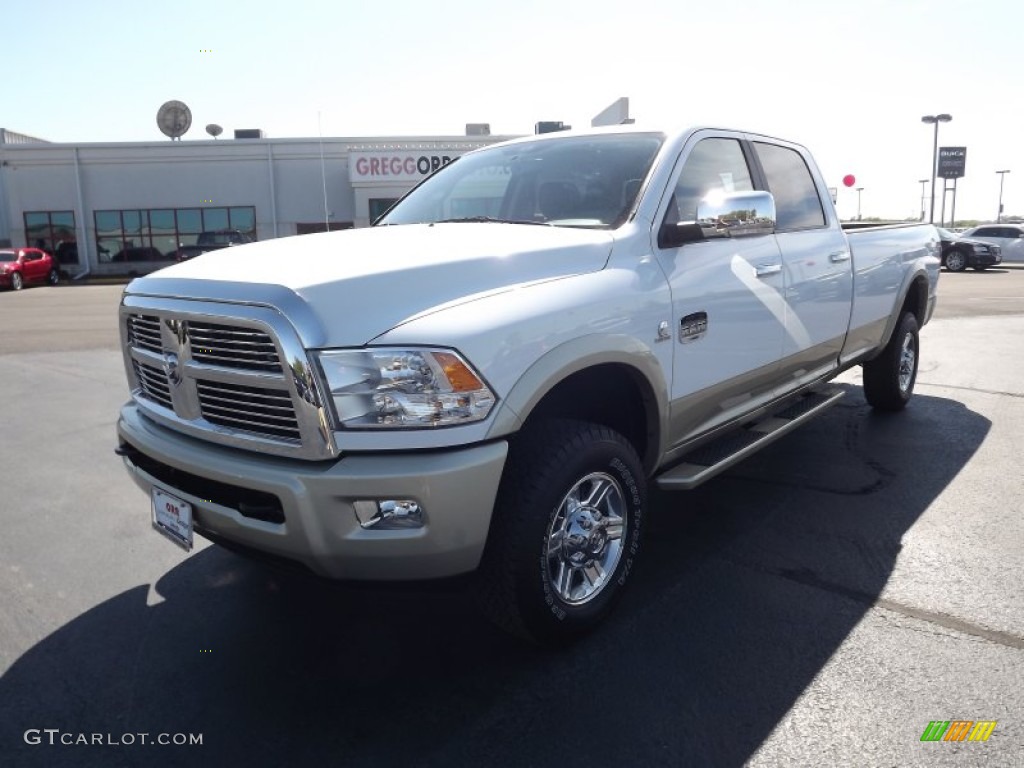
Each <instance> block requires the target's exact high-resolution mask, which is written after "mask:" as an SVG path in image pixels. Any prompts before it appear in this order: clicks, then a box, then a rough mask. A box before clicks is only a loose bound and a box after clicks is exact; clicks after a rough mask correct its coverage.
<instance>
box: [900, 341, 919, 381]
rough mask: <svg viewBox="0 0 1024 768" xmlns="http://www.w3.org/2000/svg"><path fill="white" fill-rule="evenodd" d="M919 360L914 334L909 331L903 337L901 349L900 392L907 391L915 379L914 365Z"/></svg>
mask: <svg viewBox="0 0 1024 768" xmlns="http://www.w3.org/2000/svg"><path fill="white" fill-rule="evenodd" d="M916 361H917V349H916V346H915V344H914V336H913V334H910V333H908V334H907V335H906V336H904V337H903V347H902V349H901V350H900V392H907V391H908V390H909V389H910V385H911V384H912V383H913V381H914V366H915V364H916Z"/></svg>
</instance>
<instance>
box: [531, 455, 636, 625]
mask: <svg viewBox="0 0 1024 768" xmlns="http://www.w3.org/2000/svg"><path fill="white" fill-rule="evenodd" d="M625 512H626V499H625V496H624V495H623V493H622V488H621V486H620V485H619V483H618V481H616V480H615V478H613V477H611V476H610V475H606V474H605V473H604V472H593V473H591V474H589V475H587V476H586V477H584V478H582V479H581V480H579V481H578V482H577V483H576V484H575V485H574V486H573V487H572V489H571V490H570V491H569V492H568V493H567V494H565V497H564V498H563V499H562V501H561V503H560V504H559V506H558V510H557V511H556V512H555V515H554V518H553V519H552V520H551V525H549V526H548V532H547V549H546V552H547V556H546V558H545V563H546V568H545V570H546V572H547V579H548V583H549V584H550V585H551V588H552V589H553V590H554V591H555V593H556V594H557V595H558V596H559V597H560V598H561V599H562V600H563V601H564V602H566V603H568V604H569V605H583V604H584V603H587V602H589V601H591V600H593V599H594V598H595V597H596V596H597V595H598V594H599V593H600V592H601V590H602V589H604V588H605V587H606V586H607V584H608V581H609V579H610V578H611V575H612V574H613V573H614V572H615V568H616V566H617V565H618V564H619V560H620V559H621V557H622V542H623V538H624V535H625V533H626V531H625V528H626V518H625Z"/></svg>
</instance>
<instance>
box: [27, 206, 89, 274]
mask: <svg viewBox="0 0 1024 768" xmlns="http://www.w3.org/2000/svg"><path fill="white" fill-rule="evenodd" d="M25 240H26V243H25V244H26V245H27V246H28V247H30V248H42V249H43V250H44V251H46V252H47V253H49V254H51V255H53V256H54V257H55V258H56V259H57V261H58V262H59V263H60V264H77V263H78V242H77V238H76V235H75V212H74V211H26V212H25Z"/></svg>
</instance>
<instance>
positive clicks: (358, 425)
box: [117, 128, 939, 642]
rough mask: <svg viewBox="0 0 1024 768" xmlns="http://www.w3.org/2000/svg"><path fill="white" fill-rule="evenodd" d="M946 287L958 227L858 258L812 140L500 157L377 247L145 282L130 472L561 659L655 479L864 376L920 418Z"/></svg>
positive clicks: (419, 201)
mask: <svg viewBox="0 0 1024 768" xmlns="http://www.w3.org/2000/svg"><path fill="white" fill-rule="evenodd" d="M297 246H301V247H297ZM282 263H287V264H288V269H287V270H282V269H281V268H280V265H281V264H282ZM938 271H939V259H938V238H937V235H936V232H935V229H934V227H932V226H931V225H928V224H924V225H906V226H894V227H886V228H880V229H865V230H860V231H857V232H853V233H850V234H846V233H844V232H843V230H842V229H841V227H840V225H839V221H838V218H837V216H836V212H835V210H834V208H833V207H832V204H831V202H830V199H829V195H828V188H827V186H826V184H825V182H824V181H823V180H822V178H821V176H820V174H819V172H818V170H817V168H816V167H815V164H814V162H813V160H812V159H811V156H810V154H809V153H808V152H807V151H806V150H805V149H804V148H803V147H801V146H799V145H797V144H793V143H791V142H787V141H782V140H778V139H774V138H769V137H766V136H760V135H756V134H749V133H744V132H741V131H732V130H719V129H711V128H694V129H688V130H685V131H681V132H677V133H664V132H656V131H643V130H639V129H636V128H618V129H615V130H604V131H594V132H587V133H577V134H573V133H559V134H552V135H546V136H543V137H537V138H533V137H531V138H527V139H521V140H517V141H513V142H508V143H505V144H498V145H493V146H491V147H487V148H485V149H481V150H478V151H476V152H473V153H470V154H467V155H465V156H463V157H461V158H460V159H459V160H458V161H457V162H455V163H452V164H451V165H450V166H447V167H445V168H443V169H441V170H440V171H438V172H437V173H436V174H434V175H433V176H431V177H429V178H428V179H427V180H426V181H424V182H423V183H422V184H420V185H419V186H418V187H416V188H415V189H414V190H413V191H412V192H410V193H409V194H408V195H407V196H406V197H405V198H404V199H403V200H401V201H400V202H399V203H398V204H397V205H396V206H395V207H394V208H393V209H392V210H391V211H390V212H389V213H388V214H387V215H386V216H385V217H384V218H383V219H382V220H381V221H380V222H379V223H378V224H377V225H376V226H374V227H372V228H369V229H361V230H349V231H344V232H336V233H329V234H318V235H308V236H305V237H304V239H303V240H302V241H301V243H300V242H298V241H296V239H295V238H289V239H286V240H278V241H269V242H264V243H258V244H253V245H246V246H243V247H238V248H233V249H231V251H230V252H227V253H224V254H222V255H221V257H219V258H217V259H202V260H198V261H194V262H189V263H185V264H179V265H175V266H173V267H170V268H167V269H165V270H162V271H160V272H158V273H156V274H154V275H150V276H147V277H144V278H139V279H137V280H135V281H133V282H132V283H131V284H130V285H129V286H128V287H127V289H126V290H125V293H124V297H123V299H122V303H121V311H120V325H121V338H122V343H123V348H124V360H125V366H126V371H127V376H128V382H129V388H130V390H131V400H130V401H129V402H128V403H127V404H126V405H125V406H124V408H123V409H122V411H121V415H120V419H119V421H118V427H117V431H118V440H119V447H118V452H119V453H120V454H121V455H122V456H123V457H124V461H125V465H126V467H127V468H128V470H129V471H130V473H131V474H132V476H133V478H134V480H135V482H136V483H137V484H138V485H139V486H140V487H141V488H142V489H143V490H144V491H145V492H146V493H147V494H148V495H149V496H150V499H151V519H152V520H153V523H154V525H155V526H156V527H157V529H158V530H160V531H161V532H163V533H165V534H166V535H168V536H169V537H171V538H172V539H173V540H175V541H176V542H178V543H179V544H182V545H183V546H185V547H186V548H187V547H189V546H191V542H192V536H193V533H199V534H200V535H203V536H205V537H207V538H209V539H211V540H213V541H215V542H219V543H222V544H224V545H226V546H229V547H231V548H233V549H235V550H238V551H242V552H247V553H251V554H254V555H257V556H262V557H270V558H273V559H276V560H281V559H284V560H287V561H290V562H292V563H299V564H301V565H303V566H305V567H306V568H307V569H309V570H310V571H312V572H314V573H316V574H319V575H320V576H325V577H329V578H335V579H363V580H406V579H432V578H438V577H445V576H453V575H458V574H466V573H474V574H475V582H476V584H477V585H478V595H479V597H480V604H481V607H482V609H483V610H484V611H485V613H487V615H488V616H490V617H491V618H492V619H493V620H494V621H496V622H497V623H498V624H499V625H500V626H502V627H505V628H506V629H508V630H510V631H512V632H514V633H517V634H519V635H521V636H524V637H527V638H530V639H532V640H535V641H538V642H553V641H561V640H565V639H567V638H571V637H574V636H576V635H577V634H579V633H580V632H584V631H586V630H589V629H590V628H592V627H593V626H595V625H596V624H597V623H598V622H600V621H601V620H602V619H603V618H604V617H605V616H606V615H607V614H608V612H609V611H610V610H611V608H612V606H613V604H614V603H615V601H616V600H617V599H618V598H619V597H620V595H621V594H622V592H623V589H624V588H625V587H626V585H627V584H628V583H629V581H630V578H631V575H632V573H633V572H634V569H635V567H636V565H637V563H638V562H639V558H640V556H641V552H642V549H641V543H642V539H643V529H644V528H645V526H646V519H647V512H648V510H647V486H648V484H649V483H651V482H654V483H656V484H657V485H658V486H660V487H661V488H665V489H687V488H692V487H695V486H697V485H699V484H700V483H702V482H704V481H706V480H707V479H709V478H711V477H714V476H715V475H716V474H718V473H720V472H722V471H723V470H724V469H726V468H728V467H729V466H731V465H733V464H734V463H736V462H737V461H740V460H741V459H742V458H744V457H745V456H748V455H750V454H751V453H752V452H753V451H755V450H758V449H759V448H761V447H763V446H765V445H768V444H769V443H771V442H772V441H773V440H775V439H777V438H778V437H780V436H781V435H783V434H786V433H787V432H788V431H790V430H791V429H793V428H794V427H796V426H797V425H799V424H801V423H803V422H805V421H807V420H808V419H810V418H812V417H813V416H815V415H817V414H819V413H821V412H823V411H824V410H825V409H827V408H828V407H829V406H830V405H832V404H833V403H835V402H836V401H837V400H838V399H839V398H840V397H841V396H842V394H843V390H840V389H831V388H829V387H828V386H827V382H828V381H829V380H830V379H832V378H833V377H835V376H836V375H837V374H838V373H840V372H842V371H844V370H846V369H848V368H850V367H852V366H855V365H861V366H863V369H864V377H863V380H864V391H865V395H866V397H867V399H868V401H869V402H870V403H871V404H872V405H873V406H874V407H875V408H876V409H879V410H882V411H898V410H900V409H901V408H903V407H904V406H905V405H906V404H907V402H908V401H909V399H910V398H911V395H912V393H913V390H914V382H915V379H916V375H917V370H918V361H919V358H920V347H919V338H918V330H919V328H920V327H921V326H923V325H924V324H925V323H926V322H928V320H929V318H930V317H931V314H932V310H933V308H934V304H935V291H936V285H937V280H938Z"/></svg>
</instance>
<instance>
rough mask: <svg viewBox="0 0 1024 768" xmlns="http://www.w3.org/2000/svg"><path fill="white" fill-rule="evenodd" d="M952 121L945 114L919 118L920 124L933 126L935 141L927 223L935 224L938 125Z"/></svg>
mask: <svg viewBox="0 0 1024 768" xmlns="http://www.w3.org/2000/svg"><path fill="white" fill-rule="evenodd" d="M952 119H953V116H952V115H947V114H945V113H943V114H941V115H925V116H924V117H922V118H921V122H922V123H928V124H930V125H934V126H935V140H934V142H933V144H932V209H931V213H930V214H929V216H928V221H930V222H931V223H932V224H934V223H935V178H936V177H937V176H938V175H939V123H948V122H949V121H950V120H952Z"/></svg>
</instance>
